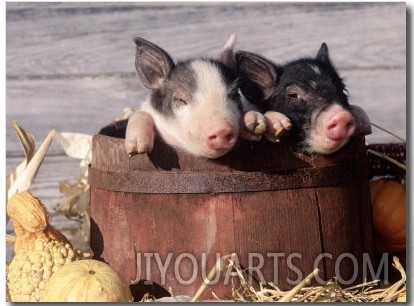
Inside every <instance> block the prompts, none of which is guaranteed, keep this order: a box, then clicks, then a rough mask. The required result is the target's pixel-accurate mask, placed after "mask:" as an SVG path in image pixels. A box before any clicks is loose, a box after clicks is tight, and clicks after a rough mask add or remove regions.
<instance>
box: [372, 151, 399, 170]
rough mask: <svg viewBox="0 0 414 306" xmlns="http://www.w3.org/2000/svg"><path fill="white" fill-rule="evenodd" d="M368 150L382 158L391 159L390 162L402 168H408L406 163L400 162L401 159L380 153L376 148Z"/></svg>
mask: <svg viewBox="0 0 414 306" xmlns="http://www.w3.org/2000/svg"><path fill="white" fill-rule="evenodd" d="M367 152H368V153H371V154H374V155H376V156H378V157H381V158H383V159H385V160H386V161H389V162H390V163H392V164H394V165H396V166H397V167H399V168H401V169H403V170H406V168H407V167H406V166H405V165H404V164H402V163H400V162H399V161H397V160H395V159H394V158H391V157H389V156H387V155H385V154H382V153H380V152H378V151H375V150H372V149H368V150H367Z"/></svg>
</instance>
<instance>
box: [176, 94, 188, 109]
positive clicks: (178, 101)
mask: <svg viewBox="0 0 414 306" xmlns="http://www.w3.org/2000/svg"><path fill="white" fill-rule="evenodd" d="M174 103H175V105H176V106H177V107H181V106H185V105H187V104H188V101H187V100H186V99H184V98H182V97H179V96H174Z"/></svg>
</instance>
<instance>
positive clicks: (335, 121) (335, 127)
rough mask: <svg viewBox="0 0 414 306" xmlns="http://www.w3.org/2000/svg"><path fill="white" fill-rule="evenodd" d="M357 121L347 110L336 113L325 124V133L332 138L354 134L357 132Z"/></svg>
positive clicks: (339, 138)
mask: <svg viewBox="0 0 414 306" xmlns="http://www.w3.org/2000/svg"><path fill="white" fill-rule="evenodd" d="M355 127H356V122H355V119H354V117H353V116H352V115H351V114H350V113H349V112H347V111H344V112H340V113H337V114H335V115H334V116H333V117H332V118H330V119H329V120H328V122H327V123H326V124H325V128H324V129H325V135H326V136H327V137H328V138H329V139H331V140H341V139H344V138H348V137H350V136H352V134H354V132H355Z"/></svg>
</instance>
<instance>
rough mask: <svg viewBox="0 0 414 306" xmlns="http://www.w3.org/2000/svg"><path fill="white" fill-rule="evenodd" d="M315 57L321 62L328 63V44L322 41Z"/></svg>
mask: <svg viewBox="0 0 414 306" xmlns="http://www.w3.org/2000/svg"><path fill="white" fill-rule="evenodd" d="M316 59H317V60H319V61H321V62H325V63H330V60H329V53H328V45H327V44H326V43H322V45H321V47H320V48H319V51H318V54H317V55H316Z"/></svg>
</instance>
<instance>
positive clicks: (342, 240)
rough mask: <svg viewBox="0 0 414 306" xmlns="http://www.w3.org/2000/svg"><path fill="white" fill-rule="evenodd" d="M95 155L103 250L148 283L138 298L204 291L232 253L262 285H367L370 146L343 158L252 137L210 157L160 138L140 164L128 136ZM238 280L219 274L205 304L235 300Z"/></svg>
mask: <svg viewBox="0 0 414 306" xmlns="http://www.w3.org/2000/svg"><path fill="white" fill-rule="evenodd" d="M109 135H110V134H109ZM92 155H93V157H92V163H91V165H90V169H89V182H90V186H91V205H90V215H91V236H90V242H91V251H92V253H93V257H94V258H96V259H100V260H104V261H105V262H107V263H109V264H110V265H111V266H112V267H114V268H115V269H116V270H118V271H119V272H120V273H121V274H122V275H123V277H124V278H125V279H126V280H127V281H129V282H131V283H136V282H138V281H140V282H139V285H140V287H139V288H138V289H137V288H135V289H134V290H136V291H133V294H134V297H135V299H136V300H139V299H140V298H141V297H142V294H143V293H144V292H145V291H150V293H152V294H155V295H157V294H159V295H163V294H164V295H165V292H164V293H162V291H157V290H158V289H159V288H160V287H158V285H160V286H162V288H166V289H168V288H171V290H172V292H173V294H175V295H181V294H184V295H190V296H192V295H194V294H195V292H196V291H197V289H198V288H199V287H200V286H201V284H202V282H203V279H204V278H205V277H206V275H208V273H209V272H210V270H211V268H212V267H213V266H214V265H215V263H216V261H217V259H218V258H220V257H221V256H224V255H227V254H233V258H235V259H236V263H238V264H239V265H240V267H242V268H250V270H246V271H250V272H251V276H252V277H251V279H250V280H252V281H253V283H257V282H264V283H266V282H273V283H274V284H276V285H277V286H278V287H279V288H281V289H283V290H288V289H290V288H292V287H293V286H294V285H295V284H297V283H298V282H299V281H301V280H302V279H303V278H304V277H306V276H307V275H308V274H309V273H311V272H312V271H313V270H314V268H315V267H318V268H319V269H320V270H321V272H320V274H319V277H318V278H317V279H314V282H313V283H314V284H315V285H317V284H318V283H319V282H321V281H322V280H329V279H331V278H333V277H336V278H338V279H340V280H341V279H342V280H343V281H344V283H343V285H350V284H355V283H357V282H360V281H361V280H362V277H363V275H362V273H363V267H362V266H363V265H364V264H365V261H366V259H367V258H370V259H371V260H372V261H374V258H375V254H374V243H373V233H372V231H373V229H372V219H371V211H370V194H369V180H368V163H367V157H366V147H365V143H364V139H363V138H354V139H352V140H351V141H350V143H349V144H348V145H347V146H346V147H344V148H343V149H342V150H340V151H339V152H337V153H335V154H333V155H331V156H307V155H304V154H300V153H297V152H295V150H294V149H293V146H292V145H291V144H289V143H288V142H280V143H270V142H267V141H261V142H257V143H256V142H248V141H240V142H239V143H238V145H237V146H236V148H235V149H234V150H233V151H232V152H230V153H229V154H227V155H226V156H224V157H222V158H219V159H216V160H209V159H204V158H199V157H194V156H192V155H189V154H187V153H185V152H181V151H177V150H174V149H173V148H171V147H169V146H167V145H166V144H164V143H162V142H160V141H159V140H157V141H156V143H155V147H154V150H153V152H152V153H151V154H144V155H135V156H133V157H131V158H129V157H128V156H127V154H126V153H125V150H124V143H123V139H121V138H115V137H109V136H104V135H95V136H94V137H93V149H92ZM369 264H372V266H373V267H374V268H375V263H374V262H372V263H369ZM231 273H232V271H227V270H226V269H224V270H223V271H222V272H221V273H217V274H216V275H215V277H214V278H213V279H212V282H211V285H210V286H208V289H207V290H206V291H205V292H204V293H203V296H202V299H207V300H208V299H213V295H212V293H213V292H214V293H215V294H216V295H217V296H219V297H221V298H223V297H225V296H228V295H230V293H231V288H232V284H231V279H232V276H231ZM364 276H365V275H364ZM157 288H158V289H157Z"/></svg>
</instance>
